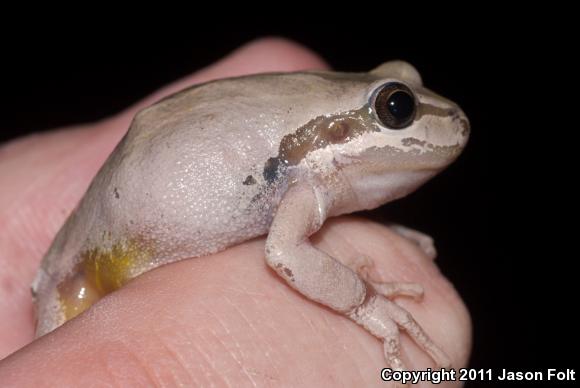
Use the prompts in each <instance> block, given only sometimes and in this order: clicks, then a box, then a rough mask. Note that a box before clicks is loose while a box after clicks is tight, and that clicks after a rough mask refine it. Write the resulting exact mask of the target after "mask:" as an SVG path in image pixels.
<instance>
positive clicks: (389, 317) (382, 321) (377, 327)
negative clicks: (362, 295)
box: [348, 288, 451, 370]
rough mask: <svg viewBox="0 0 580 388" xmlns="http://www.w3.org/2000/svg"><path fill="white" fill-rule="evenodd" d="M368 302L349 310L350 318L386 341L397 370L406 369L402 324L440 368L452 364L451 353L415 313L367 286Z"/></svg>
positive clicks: (393, 364) (392, 362) (390, 361)
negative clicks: (449, 353) (430, 334)
mask: <svg viewBox="0 0 580 388" xmlns="http://www.w3.org/2000/svg"><path fill="white" fill-rule="evenodd" d="M368 293H369V296H367V298H366V300H365V302H363V303H362V304H361V305H360V306H358V307H357V308H356V309H354V310H353V311H352V312H350V313H349V314H348V316H349V318H351V319H352V320H353V321H355V322H356V323H358V324H359V325H361V326H363V327H364V328H365V329H366V330H368V331H369V332H370V333H371V334H373V335H374V336H375V337H378V338H379V339H381V340H382V341H383V349H384V352H385V357H386V359H387V362H388V363H389V365H390V366H391V368H393V369H394V370H403V369H405V365H404V363H403V361H402V360H401V351H400V349H401V344H400V335H399V327H401V328H402V329H403V330H405V331H406V332H407V334H409V336H410V337H411V338H412V339H413V340H414V341H415V343H416V344H417V345H418V346H419V347H420V348H421V349H422V350H423V351H424V352H426V353H427V354H428V355H429V356H430V357H431V358H432V359H433V361H435V363H436V364H437V366H438V367H440V368H449V367H450V366H451V361H450V359H449V357H447V355H446V354H445V352H443V350H441V349H440V348H439V347H438V346H437V345H435V343H434V342H433V341H432V340H431V339H430V338H429V336H428V335H427V333H425V331H424V330H423V328H421V326H419V324H418V323H417V321H415V319H414V318H413V316H412V315H411V314H410V313H409V312H408V311H406V310H405V309H403V308H402V307H400V306H399V305H397V304H396V303H394V302H392V301H390V300H388V299H387V298H385V297H383V296H382V295H378V294H376V293H374V292H373V290H372V289H370V288H369V290H368Z"/></svg>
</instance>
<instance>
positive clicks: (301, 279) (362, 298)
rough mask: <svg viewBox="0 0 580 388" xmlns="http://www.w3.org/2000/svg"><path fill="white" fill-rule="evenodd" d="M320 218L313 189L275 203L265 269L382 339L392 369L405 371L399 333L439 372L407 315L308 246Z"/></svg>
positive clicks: (436, 355)
mask: <svg viewBox="0 0 580 388" xmlns="http://www.w3.org/2000/svg"><path fill="white" fill-rule="evenodd" d="M324 213H325V210H324V204H322V203H320V201H319V200H318V198H317V196H316V193H315V190H314V189H313V188H312V187H310V186H308V185H306V184H298V185H295V186H293V187H291V188H290V189H289V190H288V191H287V192H286V194H285V195H284V198H283V199H282V201H281V202H280V205H279V207H278V210H277V213H276V216H275V217H274V220H273V222H272V225H271V228H270V233H269V235H268V239H267V241H266V260H267V262H268V265H270V267H272V268H273V269H274V270H275V271H276V272H277V273H278V274H279V275H280V276H281V277H282V278H284V279H285V280H286V281H287V282H288V284H289V285H290V286H291V287H293V288H294V289H296V290H297V291H299V292H300V293H302V294H303V295H305V296H306V297H308V298H309V299H312V300H314V301H316V302H319V303H321V304H323V305H325V306H328V307H330V308H332V309H334V310H335V311H337V312H339V313H341V314H343V315H345V316H347V317H349V318H350V319H352V320H353V321H355V322H356V323H358V324H359V325H361V326H363V327H364V328H365V329H366V330H367V331H369V332H370V333H371V334H373V335H374V336H376V337H378V338H380V339H382V340H383V343H384V352H385V357H386V359H387V362H388V363H389V365H390V366H391V367H392V368H396V369H404V364H403V362H402V360H401V357H400V339H399V329H398V328H399V327H402V328H403V329H404V330H405V331H406V332H407V333H408V334H409V335H410V336H411V337H412V338H413V340H414V341H415V342H416V343H417V344H418V345H419V346H420V347H421V348H422V349H423V350H424V351H425V352H427V353H428V354H429V356H431V358H433V360H434V361H435V362H436V363H437V364H438V365H439V366H441V367H446V366H449V364H450V361H449V358H448V357H447V356H446V355H445V353H444V352H443V351H442V350H441V349H439V348H438V347H437V346H436V345H435V344H434V343H433V341H431V339H430V338H429V337H428V336H427V334H426V333H425V332H424V331H423V329H422V328H421V327H420V326H419V325H418V324H417V322H416V321H415V320H414V319H413V317H412V316H411V314H410V313H408V312H407V311H406V310H404V309H403V308H401V307H400V306H398V305H397V304H395V303H394V302H392V301H390V300H388V299H387V298H386V297H384V296H383V295H381V293H382V292H381V290H375V289H374V287H373V286H372V285H370V284H367V283H366V282H365V281H364V280H363V279H362V278H361V276H359V275H358V274H357V273H356V272H355V271H353V270H351V269H350V268H349V267H347V266H346V265H344V264H342V263H340V262H339V261H338V260H335V259H334V258H332V257H331V256H329V255H328V254H326V253H324V252H322V251H320V250H318V249H316V248H315V247H313V246H312V244H311V243H310V241H309V240H308V237H309V236H310V235H312V234H313V233H315V232H316V231H317V230H318V229H319V228H320V227H321V226H322V223H323V222H324V218H325V217H324ZM393 284H395V285H396V284H397V283H393ZM384 291H385V293H387V294H390V296H395V295H398V294H405V292H407V293H408V292H409V289H408V287H405V286H403V287H402V288H401V287H399V286H394V287H392V288H391V289H389V288H386V289H385V290H384ZM415 291H417V290H415ZM411 294H414V292H412V291H411Z"/></svg>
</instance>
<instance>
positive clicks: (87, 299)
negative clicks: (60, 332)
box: [58, 273, 102, 321]
mask: <svg viewBox="0 0 580 388" xmlns="http://www.w3.org/2000/svg"><path fill="white" fill-rule="evenodd" d="M58 295H59V299H60V305H61V308H62V313H63V314H64V317H65V320H67V321H68V320H70V319H73V318H74V317H76V316H77V315H79V314H80V313H82V312H83V311H85V310H86V309H88V308H89V307H91V305H92V304H93V303H95V302H96V301H98V300H99V299H101V297H102V295H101V294H100V293H99V292H98V291H97V290H96V289H95V288H94V286H93V285H92V284H91V283H90V282H88V281H87V279H86V278H85V276H84V274H83V273H75V274H73V275H72V276H70V277H69V278H67V279H65V280H64V281H63V282H62V283H60V284H59V285H58Z"/></svg>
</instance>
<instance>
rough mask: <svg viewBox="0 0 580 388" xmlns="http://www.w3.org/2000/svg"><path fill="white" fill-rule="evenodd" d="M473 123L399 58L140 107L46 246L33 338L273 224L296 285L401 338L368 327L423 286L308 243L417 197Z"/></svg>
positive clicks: (270, 255) (282, 270)
mask: <svg viewBox="0 0 580 388" xmlns="http://www.w3.org/2000/svg"><path fill="white" fill-rule="evenodd" d="M397 104H398V105H397ZM468 132H469V128H468V122H467V119H466V117H465V115H464V114H463V113H462V112H461V110H460V109H459V108H458V107H457V106H456V105H455V104H454V103H452V102H450V101H448V100H446V99H444V98H442V97H440V96H437V95H435V94H434V93H432V92H430V91H429V90H427V89H425V88H423V86H422V84H421V79H420V77H419V75H418V73H417V72H416V70H415V69H414V68H412V67H411V66H410V65H408V64H406V63H404V62H399V61H394V62H388V63H386V64H384V65H382V66H380V67H378V68H377V69H375V70H373V71H372V72H369V73H336V72H322V71H319V72H299V73H279V74H259V75H253V76H246V77H239V78H232V79H226V80H219V81H214V82H209V83H206V84H202V85H198V86H194V87H192V88H189V89H186V90H184V91H182V92H179V93H177V94H175V95H172V96H170V97H167V98H165V99H163V100H161V101H160V102H158V103H156V104H154V105H153V106H151V107H149V108H146V109H144V110H142V111H141V112H139V113H138V114H137V115H136V117H135V118H134V120H133V122H132V124H131V127H130V128H129V131H128V132H127V134H126V135H125V137H124V138H123V140H122V141H121V142H120V143H119V145H118V146H117V147H116V148H115V150H114V152H113V153H112V154H111V156H110V157H109V158H108V160H107V161H106V163H105V164H104V166H103V167H102V168H101V170H100V171H99V173H98V174H97V176H96V177H95V179H94V180H93V182H92V183H91V185H90V187H89V189H88V190H87V192H86V194H85V196H84V197H83V199H82V200H81V202H80V204H79V205H78V207H77V209H76V210H75V211H74V212H73V214H72V215H71V216H70V217H69V219H68V220H67V222H66V224H65V225H64V226H63V228H62V229H61V231H60V232H59V233H58V235H57V237H56V238H55V241H54V242H53V245H52V246H51V248H50V250H49V251H48V253H47V254H46V256H45V258H44V260H43V262H42V265H41V269H40V270H39V273H38V275H37V277H36V279H35V282H34V284H33V293H34V295H35V300H36V309H37V320H38V321H37V335H43V334H45V333H48V332H50V331H51V330H53V329H55V328H56V327H58V326H60V325H61V324H62V323H64V322H65V321H66V320H68V319H71V318H73V317H74V316H76V315H77V314H79V313H81V312H82V311H84V310H85V309H86V308H88V307H90V305H91V304H93V303H94V302H95V301H96V300H98V299H99V298H101V297H102V296H104V295H106V294H107V293H109V292H112V291H114V290H115V289H117V288H118V287H120V286H122V285H123V284H125V283H126V282H127V281H128V280H130V279H132V278H134V277H135V276H138V275H139V274H141V273H143V272H146V271H148V270H151V269H153V268H156V267H158V266H160V265H163V264H167V263H171V262H174V261H178V260H182V259H186V258H191V257H198V256H203V255H207V254H210V253H214V252H217V251H220V250H223V249H225V248H227V247H229V246H232V245H234V244H237V243H240V242H243V241H245V240H248V239H251V238H254V237H256V236H260V235H264V234H267V233H269V235H268V240H267V244H266V258H267V260H268V264H269V265H271V266H272V268H274V269H275V270H276V271H277V272H278V273H279V274H280V276H281V277H282V278H284V279H285V280H286V281H287V282H288V284H289V285H290V286H292V287H293V288H295V289H296V290H297V291H299V292H301V293H302V294H304V295H306V296H307V297H309V298H310V299H312V300H314V301H317V302H319V303H322V304H324V305H326V306H329V307H331V308H333V309H334V310H336V311H337V312H339V313H342V314H344V315H345V316H348V317H349V318H351V319H352V320H354V321H355V322H357V323H359V324H360V325H361V326H363V327H364V328H366V329H367V330H368V331H369V332H371V333H372V334H374V335H376V336H377V337H379V338H381V339H383V340H385V344H386V343H387V339H388V338H390V337H389V335H391V337H393V336H394V335H393V334H392V333H390V332H381V330H382V329H380V328H379V329H377V328H374V327H371V326H372V325H371V324H370V323H369V322H371V321H372V320H373V317H372V316H371V315H372V314H373V313H372V311H375V310H377V309H378V310H381V309H383V310H385V311H387V310H388V309H389V308H391V309H392V308H396V307H393V306H391V305H390V304H389V305H387V306H386V307H384V306H383V307H381V306H382V305H384V304H385V303H386V304H388V303H391V304H392V302H390V301H389V299H388V298H387V297H392V296H396V295H406V294H411V295H415V294H420V290H419V288H417V287H415V286H414V285H409V284H406V283H394V284H390V285H377V284H375V285H373V284H371V283H370V282H369V281H368V279H365V278H364V276H362V275H361V274H358V273H357V272H356V270H352V269H350V268H348V267H345V266H344V265H342V264H340V263H339V262H338V261H336V260H334V259H333V258H332V257H330V256H328V255H326V254H325V253H324V252H321V251H318V250H316V249H315V248H314V247H312V246H311V245H310V244H309V242H308V239H307V238H305V237H308V236H309V235H311V234H312V233H314V232H315V231H316V230H318V229H319V228H320V227H321V225H322V224H323V222H324V219H326V218H327V217H330V216H336V215H339V214H344V213H350V212H353V211H357V210H362V209H371V208H374V207H377V206H380V205H381V204H383V203H386V202H388V201H391V200H394V199H396V198H399V197H401V196H404V195H406V194H407V193H409V192H411V191H413V190H414V189H415V188H417V187H418V186H419V185H421V184H422V183H423V182H425V181H426V180H427V179H429V178H431V177H432V176H433V175H435V174H436V173H437V172H438V171H440V170H441V169H443V168H444V167H445V166H447V165H448V164H449V163H451V162H452V161H453V160H454V159H455V158H456V157H457V156H458V155H459V153H460V152H461V150H462V149H463V147H464V146H465V144H466V141H467V137H468ZM303 244H306V245H303ZM327 264H328V265H327ZM320 268H325V269H324V270H321V269H320ZM315 284H316V285H315ZM321 284H322V287H321ZM381 287H382V288H381ZM381 290H382V291H381ZM393 305H394V304H393ZM377 306H378V307H377ZM389 311H390V310H389ZM369 314H370V315H369ZM383 315H384V314H383ZM393 315H394V316H393ZM375 318H376V317H375ZM382 319H383V320H384V319H386V318H382ZM389 319H393V320H394V321H395V322H396V321H397V319H396V313H392V312H391V313H390V318H389ZM407 329H408V328H407ZM419 329H420V328H419ZM383 331H384V330H383ZM397 335H398V334H397ZM415 339H416V341H419V342H418V343H420V340H418V339H417V338H415ZM427 341H429V342H423V343H422V344H421V343H420V345H423V347H424V348H425V350H426V351H427V352H429V354H430V355H431V356H432V357H433V358H434V359H435V361H436V362H438V363H439V364H445V362H446V358H445V356H444V353H443V352H442V351H440V350H439V349H438V348H437V347H436V346H435V345H434V344H432V342H430V340H428V337H427ZM385 346H386V345H385ZM385 355H386V357H387V360H388V362H389V364H391V365H394V366H397V365H399V364H400V360H399V359H398V355H396V354H394V353H393V352H392V351H388V350H387V349H386V348H385ZM400 365H402V364H400Z"/></svg>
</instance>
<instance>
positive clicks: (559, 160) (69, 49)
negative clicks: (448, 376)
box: [0, 13, 578, 386]
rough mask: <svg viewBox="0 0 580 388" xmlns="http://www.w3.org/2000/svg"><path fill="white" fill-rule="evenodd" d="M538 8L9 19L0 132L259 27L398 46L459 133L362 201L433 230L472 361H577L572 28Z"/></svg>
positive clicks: (324, 51)
mask: <svg viewBox="0 0 580 388" xmlns="http://www.w3.org/2000/svg"><path fill="white" fill-rule="evenodd" d="M470 15H471V17H474V13H471V14H470ZM520 17H522V16H521V15H520ZM548 19H550V17H549V16H548V15H544V18H543V19H538V21H541V22H542V23H537V24H536V23H527V24H526V26H523V25H506V22H505V20H504V19H501V18H500V17H498V16H497V15H495V16H493V17H488V18H487V19H484V21H483V22H481V23H475V22H474V20H471V19H469V18H465V17H464V18H462V20H463V22H462V23H461V24H457V23H456V22H457V20H447V19H446V20H434V21H432V23H430V24H421V23H414V22H413V21H414V19H412V18H409V19H408V20H402V22H401V23H399V24H390V23H386V24H381V23H379V24H380V25H378V26H376V24H377V23H376V22H373V23H369V22H368V20H362V21H356V20H353V19H351V18H348V19H346V18H343V19H340V20H336V19H330V20H326V21H324V20H321V19H319V20H315V21H314V22H312V21H310V22H307V21H305V20H297V19H295V20H293V21H292V22H290V23H288V22H286V23H282V22H281V21H280V22H278V21H277V22H276V23H273V24H272V25H270V26H262V25H259V24H253V23H251V22H247V23H241V25H240V24H232V23H224V24H212V25H211V26H210V25H209V24H208V25H205V26H204V28H203V29H199V30H198V29H194V28H190V27H191V26H190V25H186V26H183V25H181V27H175V25H173V26H171V27H169V28H165V27H164V28H160V27H158V26H157V25H156V24H155V23H149V24H147V23H145V24H143V25H140V26H139V27H135V28H126V29H123V32H122V33H121V32H116V31H115V33H113V34H106V33H105V31H106V30H108V25H107V23H106V22H104V21H103V22H102V23H101V24H100V25H98V26H94V25H91V26H84V25H83V23H82V22H81V23H78V22H77V23H75V24H74V25H73V24H70V23H69V22H64V23H61V24H60V25H59V28H58V30H57V29H55V28H52V27H51V26H47V27H46V28H44V29H43V30H42V31H38V32H35V33H34V34H24V33H19V32H14V31H12V32H11V33H8V34H5V35H4V38H3V39H4V43H5V44H4V46H3V59H2V68H3V71H2V85H3V92H2V110H1V111H2V115H0V129H1V133H0V139H1V140H8V139H10V138H12V137H15V136H21V135H25V134H27V133H30V132H35V131H41V130H46V129H50V128H53V127H57V126H62V125H67V124H73V123H79V122H86V121H93V120H97V119H99V118H102V117H106V116H107V115H110V114H113V113H115V112H117V111H119V110H121V109H123V108H125V107H126V106H128V105H129V104H131V103H133V102H135V101H137V100H138V99H140V98H141V97H143V96H145V95H146V94H148V93H150V92H152V91H154V90H156V89H157V88H159V87H160V86H162V85H164V84H166V83H168V82H170V81H173V80H175V79H178V78H179V77H182V76H184V75H186V74H189V73H190V72H192V71H195V70H196V69H199V68H201V67H203V66H206V65H209V64H211V63H212V62H213V61H215V60H217V59H219V58H221V57H222V56H224V55H225V54H227V53H228V52H230V51H231V50H233V49H234V48H236V47H238V46H239V45H241V44H243V43H245V42H247V41H249V40H251V39H254V38H257V37H260V36H267V35H277V36H284V37H287V38H291V39H294V40H296V41H298V42H301V43H303V44H305V45H306V46H308V47H310V48H312V49H313V50H315V51H317V52H318V53H320V54H321V55H322V56H323V57H324V58H325V59H327V60H328V61H329V63H330V64H331V65H332V66H333V67H335V68H337V69H340V70H344V71H366V70H368V69H371V68H372V67H374V66H376V65H378V64H380V63H381V62H382V61H385V60H388V59H394V58H401V59H405V60H407V61H409V62H411V63H413V64H414V65H415V66H416V67H417V68H418V69H419V71H420V72H421V74H422V76H423V79H424V82H425V84H426V85H427V86H428V87H430V88H432V89H433V90H435V91H437V92H438V93H440V94H442V95H444V96H446V97H448V98H450V99H451V100H453V101H456V102H458V103H459V104H460V105H461V106H462V108H463V109H464V111H465V112H466V114H467V115H468V117H469V118H470V121H471V125H472V137H471V140H470V144H469V146H468V148H467V149H466V151H465V153H464V155H463V156H462V157H461V158H460V159H459V160H458V161H457V162H456V164H454V165H453V166H452V167H451V168H449V169H448V170H447V171H445V172H444V173H443V174H441V175H440V176H439V177H437V178H436V179H435V180H433V181H431V182H430V183H428V184H427V185H426V186H425V187H424V188H422V189H421V190H419V191H418V192H417V193H415V194H412V195H411V196H409V197H408V198H405V199H403V200H400V201H398V202H396V203H393V204H389V205H387V206H384V207H382V208H381V209H379V210H376V211H373V212H368V213H367V215H368V216H369V217H372V218H375V219H378V220H381V221H384V220H391V221H396V222H399V223H402V224H404V225H408V226H411V227H414V228H417V229H419V230H422V231H425V232H427V233H428V234H430V235H432V236H434V237H435V240H436V243H437V247H438V251H439V258H438V263H439V265H440V267H441V269H442V271H443V273H445V274H446V276H448V277H449V278H450V280H451V281H452V282H453V284H454V285H455V286H456V288H457V290H458V292H459V293H460V294H461V295H462V297H463V298H464V300H465V302H466V304H467V306H468V308H469V310H470V312H471V314H472V319H473V326H474V347H473V354H472V357H471V361H470V366H471V367H473V368H495V369H496V370H499V369H500V368H508V369H513V370H524V371H525V370H545V369H546V368H548V367H556V368H558V367H559V368H575V367H577V363H575V362H574V363H573V362H572V360H573V359H577V358H578V357H577V356H571V355H573V354H574V353H575V352H576V351H578V347H577V346H578V333H577V330H578V319H577V318H575V317H574V316H573V314H575V313H576V310H577V306H578V303H577V300H576V299H575V297H576V296H577V295H578V291H577V288H576V287H575V286H576V283H577V281H576V279H575V278H576V272H575V271H574V269H573V268H574V266H575V261H576V260H578V254H577V252H576V251H577V250H576V248H575V246H576V244H577V237H576V236H574V234H573V231H575V225H574V222H573V220H574V218H575V209H574V208H573V206H574V205H573V202H572V198H573V197H574V195H573V194H572V190H575V189H572V187H573V186H574V182H573V181H574V180H575V179H576V177H575V176H574V175H573V174H571V173H570V174H566V172H567V171H570V170H571V168H572V167H573V166H575V163H574V161H573V159H574V158H573V156H574V153H576V154H577V152H574V151H573V149H574V148H575V147H577V146H575V145H573V141H572V140H571V139H569V138H568V137H567V135H568V132H567V131H566V130H565V128H568V129H572V128H577V127H578V125H577V123H576V124H575V123H570V121H569V120H570V118H571V116H570V115H569V114H568V115H566V114H564V115H563V114H562V112H561V110H564V106H563V101H562V100H564V99H565V97H564V96H563V95H560V94H559V93H560V92H557V91H556V87H558V86H562V85H564V86H567V85H568V83H569V82H571V80H569V78H568V76H567V75H566V71H567V70H566V69H565V68H564V67H563V66H564V64H565V63H566V62H567V58H566V55H567V53H568V51H569V50H570V47H571V46H566V45H562V47H563V48H562V49H559V48H558V47H556V45H555V44H554V42H559V43H562V41H563V39H566V38H569V37H570V35H569V34H568V33H567V32H566V31H563V30H562V31H559V30H555V29H554V28H552V27H551V28H550V32H551V33H552V34H555V35H551V37H550V38H549V37H548V36H545V35H544V28H545V27H544V26H545V23H546V22H547V20H548ZM373 20H374V19H373ZM387 20H389V19H387ZM379 21H380V20H379ZM551 21H554V20H551ZM510 23H511V21H510ZM510 23H507V24H510ZM369 24H370V25H375V27H373V28H370V27H369ZM418 25H421V26H422V27H421V28H418ZM554 36H556V37H557V38H558V39H552V38H553V37H554ZM566 47H567V48H566ZM548 66H549V67H548ZM562 118H564V119H565V120H568V121H567V123H565V124H562V123H560V122H559V121H557V120H558V119H562ZM572 119H573V118H572ZM562 130H564V133H562ZM572 357H573V358H572ZM576 369H577V368H576ZM521 384H523V383H521ZM521 384H520V385H521ZM476 385H479V383H472V384H469V385H468V386H476ZM530 385H531V386H540V384H538V383H534V384H530ZM554 386H559V385H554Z"/></svg>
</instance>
